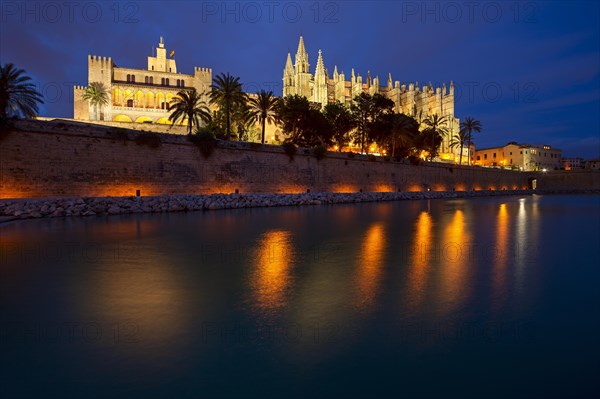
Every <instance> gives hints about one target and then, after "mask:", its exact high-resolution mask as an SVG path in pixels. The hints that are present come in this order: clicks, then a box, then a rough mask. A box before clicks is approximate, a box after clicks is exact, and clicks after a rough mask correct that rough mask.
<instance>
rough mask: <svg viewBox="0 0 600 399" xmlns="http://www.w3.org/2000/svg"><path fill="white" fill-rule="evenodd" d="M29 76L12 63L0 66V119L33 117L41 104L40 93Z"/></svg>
mask: <svg viewBox="0 0 600 399" xmlns="http://www.w3.org/2000/svg"><path fill="white" fill-rule="evenodd" d="M30 81H31V78H30V77H29V76H27V75H25V71H24V70H23V69H18V68H15V66H14V65H13V64H10V63H9V64H4V65H3V66H1V67H0V120H4V119H6V118H8V117H13V116H16V117H24V118H33V117H34V116H36V115H37V113H38V111H39V109H38V104H43V103H44V100H43V99H42V95H41V94H40V93H39V92H38V91H37V90H36V89H35V86H34V84H33V83H31V82H30Z"/></svg>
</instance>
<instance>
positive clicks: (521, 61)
mask: <svg viewBox="0 0 600 399" xmlns="http://www.w3.org/2000/svg"><path fill="white" fill-rule="evenodd" d="M0 4H1V13H2V15H1V16H0V18H1V19H0V63H2V64H4V63H7V62H12V63H14V64H16V65H17V66H18V67H21V68H23V69H25V70H26V71H27V73H28V74H29V75H30V76H31V77H32V78H34V80H35V81H36V83H37V84H38V85H39V88H40V90H41V91H42V92H43V93H44V94H45V95H46V104H45V105H44V106H43V107H42V109H41V115H43V116H55V117H72V116H73V106H72V101H73V100H72V93H73V91H72V86H73V85H74V84H83V85H84V84H87V55H88V54H95V55H99V56H111V57H112V58H113V60H114V61H115V62H116V64H117V65H118V66H123V67H134V68H146V63H147V61H146V57H147V56H149V55H152V48H153V47H155V46H156V45H157V43H158V40H159V36H164V39H165V44H166V47H167V50H168V51H169V52H170V51H171V50H175V59H176V60H177V67H178V70H179V72H183V73H192V68H193V66H201V67H212V68H213V76H214V75H216V74H217V73H220V72H230V73H232V74H234V75H237V76H240V78H241V81H242V82H243V83H244V84H245V88H246V89H247V90H249V91H256V90H257V89H259V88H267V89H269V88H270V89H273V90H274V92H275V93H276V94H278V95H281V90H282V80H281V79H282V72H283V67H284V64H285V59H286V55H287V52H288V51H291V52H292V56H293V55H294V54H295V53H296V49H297V46H298V38H299V36H300V34H302V35H303V36H304V40H305V44H306V48H307V51H308V53H309V62H310V64H311V72H313V71H314V67H315V66H316V59H317V52H318V50H319V49H322V50H323V56H324V61H325V66H326V68H327V69H328V70H329V73H330V74H332V73H333V67H334V65H337V66H338V70H339V71H340V72H341V71H342V70H343V71H344V72H345V73H346V77H347V78H348V77H349V76H350V71H351V69H352V68H354V69H355V71H356V72H357V73H360V74H361V75H363V79H364V77H366V75H367V71H370V72H371V75H372V76H373V77H375V76H376V75H379V78H380V82H381V84H383V85H385V84H386V83H387V75H388V73H389V72H391V73H392V78H393V80H394V81H395V80H399V81H400V82H407V83H408V82H415V81H418V82H419V84H420V86H423V84H428V83H429V82H430V81H431V82H432V83H433V84H434V86H437V85H441V84H442V83H443V82H446V83H449V81H450V80H453V81H454V83H455V86H456V96H457V98H456V103H455V106H456V109H455V114H456V116H457V117H459V118H461V119H464V118H465V117H466V116H472V117H474V118H476V119H479V120H480V121H481V122H482V124H483V127H484V130H483V132H482V133H481V134H480V135H478V136H477V140H476V144H477V146H478V147H480V148H482V147H489V146H494V145H503V144H506V143H507V142H509V141H518V142H523V143H530V144H549V145H551V146H553V147H558V148H561V149H563V156H582V157H584V158H594V157H596V158H597V157H600V134H599V133H600V111H599V110H600V6H599V3H598V2H596V1H581V2H577V1H570V2H567V1H565V2H558V1H552V2H513V1H500V2H494V1H490V2H486V1H482V2H481V1H479V2H421V1H415V2H413V1H398V2H359V1H350V2H346V1H344V2H313V1H309V2H281V1H280V2H277V1H273V2H268V1H267V2H263V1H259V2H227V3H224V2H220V1H216V2H213V1H204V2H192V1H181V2H168V3H167V2H164V3H163V2H160V1H128V2H113V1H106V2H105V1H96V2H94V1H73V2H70V3H69V2H62V1H59V2H26V3H25V2H22V1H3V2H2V3H0Z"/></svg>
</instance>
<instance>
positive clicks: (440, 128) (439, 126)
mask: <svg viewBox="0 0 600 399" xmlns="http://www.w3.org/2000/svg"><path fill="white" fill-rule="evenodd" d="M423 123H424V124H425V126H427V128H426V129H425V130H426V131H427V133H428V134H430V135H431V146H430V151H429V161H433V157H434V155H435V138H436V136H440V137H444V136H446V135H447V134H448V127H447V119H446V117H445V116H439V115H438V114H434V115H430V116H428V117H427V118H425V120H424V121H423Z"/></svg>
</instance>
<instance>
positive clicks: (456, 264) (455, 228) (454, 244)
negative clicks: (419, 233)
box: [440, 209, 472, 313]
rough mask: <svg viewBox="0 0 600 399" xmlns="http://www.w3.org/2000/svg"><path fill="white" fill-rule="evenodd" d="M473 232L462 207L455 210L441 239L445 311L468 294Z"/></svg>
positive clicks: (458, 303) (443, 303)
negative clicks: (467, 282)
mask: <svg viewBox="0 0 600 399" xmlns="http://www.w3.org/2000/svg"><path fill="white" fill-rule="evenodd" d="M470 241H471V234H470V232H469V229H468V227H467V225H466V223H465V215H464V213H463V211H462V210H461V209H457V210H455V211H454V213H453V215H452V218H451V220H450V222H449V223H448V225H447V226H446V227H445V229H444V235H443V238H442V241H441V248H440V251H441V257H440V261H441V291H440V295H441V298H440V300H441V303H442V308H443V310H444V312H445V313H449V312H451V311H453V310H454V309H455V308H456V307H457V306H458V305H460V303H461V302H462V301H463V300H464V298H465V297H466V296H467V290H468V289H469V285H468V284H466V281H465V280H466V277H467V272H468V270H469V267H470V262H471V260H472V259H471V255H470V245H471V242H470Z"/></svg>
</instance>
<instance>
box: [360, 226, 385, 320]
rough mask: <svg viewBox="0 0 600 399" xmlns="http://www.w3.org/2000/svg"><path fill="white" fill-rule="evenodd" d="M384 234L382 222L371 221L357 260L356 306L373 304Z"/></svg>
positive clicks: (383, 250)
mask: <svg viewBox="0 0 600 399" xmlns="http://www.w3.org/2000/svg"><path fill="white" fill-rule="evenodd" d="M385 246H386V235H385V229H384V227H383V224H382V223H380V222H377V223H373V224H372V225H371V226H370V227H369V229H368V230H367V232H366V234H365V235H364V238H363V242H362V245H361V250H360V254H359V260H358V271H357V274H356V286H357V294H356V300H355V303H356V306H357V307H358V308H361V309H366V308H369V307H371V306H373V305H374V302H375V297H376V295H377V290H378V286H379V280H380V278H381V272H382V268H383V261H384V258H385Z"/></svg>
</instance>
